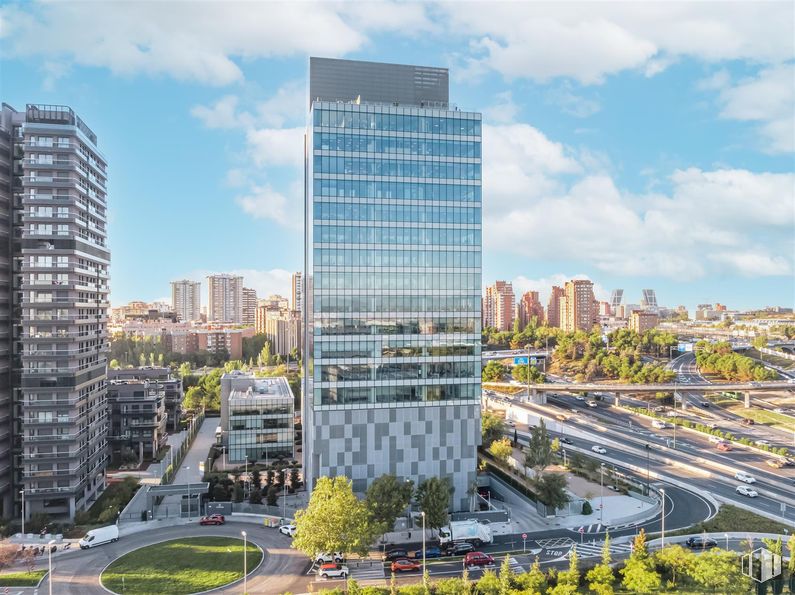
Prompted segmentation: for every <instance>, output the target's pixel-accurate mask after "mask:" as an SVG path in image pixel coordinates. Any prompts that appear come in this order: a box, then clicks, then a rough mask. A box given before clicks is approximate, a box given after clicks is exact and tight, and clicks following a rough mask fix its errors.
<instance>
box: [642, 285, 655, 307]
mask: <svg viewBox="0 0 795 595" xmlns="http://www.w3.org/2000/svg"><path fill="white" fill-rule="evenodd" d="M640 307H641V308H642V309H644V310H651V311H652V312H656V311H657V294H656V293H655V292H654V290H653V289H644V290H643V297H642V298H640Z"/></svg>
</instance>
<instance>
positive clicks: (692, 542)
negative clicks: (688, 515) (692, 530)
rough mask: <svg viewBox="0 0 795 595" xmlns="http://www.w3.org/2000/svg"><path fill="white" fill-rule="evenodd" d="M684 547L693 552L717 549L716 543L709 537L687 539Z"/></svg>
mask: <svg viewBox="0 0 795 595" xmlns="http://www.w3.org/2000/svg"><path fill="white" fill-rule="evenodd" d="M685 545H686V546H687V547H689V548H690V549H693V550H708V549H712V548H714V547H718V542H717V541H715V540H714V539H710V538H709V537H688V538H687V541H685Z"/></svg>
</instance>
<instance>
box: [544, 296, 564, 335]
mask: <svg viewBox="0 0 795 595" xmlns="http://www.w3.org/2000/svg"><path fill="white" fill-rule="evenodd" d="M564 295H565V292H564V291H563V288H562V287H558V286H557V285H553V286H552V290H551V292H550V294H549V301H548V302H547V325H548V326H552V327H555V328H560V302H561V300H562V299H563V297H564Z"/></svg>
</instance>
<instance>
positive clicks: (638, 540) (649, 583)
mask: <svg viewBox="0 0 795 595" xmlns="http://www.w3.org/2000/svg"><path fill="white" fill-rule="evenodd" d="M621 574H622V576H623V577H624V580H623V581H622V582H621V584H623V585H624V588H626V589H627V590H628V591H632V592H633V593H650V592H651V591H655V590H657V589H659V588H660V584H661V582H662V581H661V579H660V575H659V574H658V573H657V571H656V570H655V568H654V563H653V562H652V560H651V558H650V557H649V551H648V550H647V549H646V532H645V531H644V530H643V529H641V530H640V533H638V534H637V535H636V536H635V541H634V542H633V548H632V554H630V556H629V560H627V562H626V564H625V565H624V568H622V569H621Z"/></svg>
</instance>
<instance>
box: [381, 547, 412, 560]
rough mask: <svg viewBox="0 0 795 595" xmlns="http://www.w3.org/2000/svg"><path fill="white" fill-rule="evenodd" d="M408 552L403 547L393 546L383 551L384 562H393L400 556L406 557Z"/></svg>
mask: <svg viewBox="0 0 795 595" xmlns="http://www.w3.org/2000/svg"><path fill="white" fill-rule="evenodd" d="M408 557H409V553H408V552H407V551H406V550H405V549H403V548H394V549H391V550H389V551H388V552H385V553H384V562H394V561H395V560H400V559H401V558H408Z"/></svg>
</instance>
